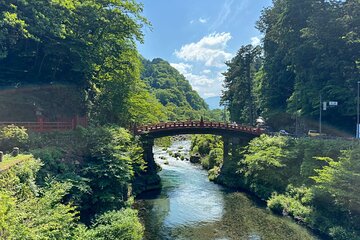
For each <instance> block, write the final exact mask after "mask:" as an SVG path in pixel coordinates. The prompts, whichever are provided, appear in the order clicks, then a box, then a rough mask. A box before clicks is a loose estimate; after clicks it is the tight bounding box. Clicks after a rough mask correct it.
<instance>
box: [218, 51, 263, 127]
mask: <svg viewBox="0 0 360 240" xmlns="http://www.w3.org/2000/svg"><path fill="white" fill-rule="evenodd" d="M260 54H261V49H260V47H253V46H252V45H247V46H242V47H241V48H240V50H239V51H238V53H237V55H236V56H235V57H234V58H233V59H231V61H229V62H227V63H226V65H227V66H228V70H227V71H226V72H225V73H224V76H225V85H224V86H225V91H224V92H223V95H222V98H221V101H222V103H223V105H226V106H227V107H228V108H229V111H230V120H231V121H237V122H241V123H248V124H254V122H255V118H256V116H257V110H258V107H256V106H255V103H256V100H255V96H254V82H255V73H256V72H257V71H258V70H259V68H260V66H261V64H260V62H261V59H260Z"/></svg>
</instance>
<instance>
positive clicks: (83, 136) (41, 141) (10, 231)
mask: <svg viewBox="0 0 360 240" xmlns="http://www.w3.org/2000/svg"><path fill="white" fill-rule="evenodd" d="M0 146H1V149H3V150H6V152H11V149H12V148H11V147H12V146H21V147H22V148H21V149H26V148H28V149H29V150H30V152H31V154H32V155H33V156H34V157H32V155H19V156H18V157H13V158H12V159H11V161H12V162H17V159H18V158H19V160H22V162H19V164H18V165H17V166H13V167H11V168H10V169H9V170H6V171H4V172H0V185H1V187H0V196H1V197H0V198H1V202H2V204H1V205H2V207H3V209H2V210H1V211H0V219H1V221H0V237H1V238H4V239H23V238H26V239H49V238H50V239H141V238H142V232H143V227H142V225H141V224H140V223H139V220H138V219H137V213H136V211H134V210H132V209H130V208H129V207H130V206H131V204H132V201H133V199H132V196H131V192H132V189H131V183H132V181H133V180H134V178H135V176H137V175H140V174H141V173H142V172H143V171H145V169H146V165H145V162H144V161H143V158H142V149H141V147H140V145H138V144H137V141H135V140H134V139H133V137H132V136H131V135H130V134H129V133H128V132H127V131H126V130H124V129H122V128H118V127H97V128H87V129H83V128H79V129H77V130H76V131H74V132H65V133H56V132H54V133H47V134H34V133H32V134H30V135H28V134H27V133H26V131H24V129H21V128H18V127H15V126H10V127H5V128H3V129H2V130H1V141H0ZM24 157H26V158H24ZM40 159H41V160H40ZM15 216H17V217H15Z"/></svg>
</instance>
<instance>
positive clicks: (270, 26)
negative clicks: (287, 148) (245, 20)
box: [222, 0, 360, 131]
mask: <svg viewBox="0 0 360 240" xmlns="http://www.w3.org/2000/svg"><path fill="white" fill-rule="evenodd" d="M359 25H360V3H359V1H358V0H346V1H313V0H305V1H296V0H274V1H273V6H271V7H269V8H267V9H265V10H264V11H263V13H262V16H261V18H260V20H259V21H258V23H257V27H258V29H259V30H260V31H261V32H262V33H263V35H264V38H263V40H262V43H263V46H262V49H261V48H260V47H259V46H258V47H254V46H251V45H246V46H242V47H241V49H240V50H239V51H238V53H237V55H236V56H235V57H234V58H233V59H232V60H231V61H229V62H228V63H227V65H228V70H227V71H226V73H225V91H224V94H223V96H222V102H223V103H224V104H225V105H226V106H228V108H229V110H230V113H231V120H232V121H238V122H246V123H251V124H254V119H255V117H257V116H259V115H262V116H264V117H265V118H266V119H267V120H268V123H269V125H272V126H273V127H275V128H287V129H288V130H291V131H295V128H296V127H295V126H294V125H295V118H300V117H301V119H302V125H301V126H303V125H304V124H310V123H309V122H307V121H305V119H317V118H318V116H319V102H320V95H321V98H322V101H325V102H329V101H337V102H338V104H339V105H338V107H333V108H329V107H328V109H327V110H326V111H324V112H323V115H324V118H323V119H324V121H325V122H327V123H329V124H332V125H334V126H336V127H338V128H342V129H346V130H348V131H350V130H353V128H354V126H355V120H354V119H355V116H356V96H357V94H356V89H357V81H358V77H359V75H360V66H359V62H360V57H359V56H360V52H359V51H360V48H359V42H360V30H359V27H358V26H359ZM299 123H300V121H299ZM298 127H299V126H298ZM304 128H305V129H306V126H303V130H304Z"/></svg>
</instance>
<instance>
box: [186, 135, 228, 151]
mask: <svg viewBox="0 0 360 240" xmlns="http://www.w3.org/2000/svg"><path fill="white" fill-rule="evenodd" d="M214 148H222V140H221V137H219V136H213V135H200V134H199V135H194V136H193V137H192V141H191V148H190V149H191V153H192V154H195V153H197V152H198V153H200V154H201V155H202V156H206V155H208V154H210V151H211V150H212V149H214Z"/></svg>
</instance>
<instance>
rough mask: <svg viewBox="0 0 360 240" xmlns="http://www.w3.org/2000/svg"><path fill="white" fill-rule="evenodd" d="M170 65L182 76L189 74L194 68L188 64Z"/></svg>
mask: <svg viewBox="0 0 360 240" xmlns="http://www.w3.org/2000/svg"><path fill="white" fill-rule="evenodd" d="M170 65H171V66H172V67H174V68H176V70H178V71H179V72H180V73H181V74H182V75H185V74H187V73H188V71H189V70H191V68H192V65H190V64H187V63H170Z"/></svg>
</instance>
